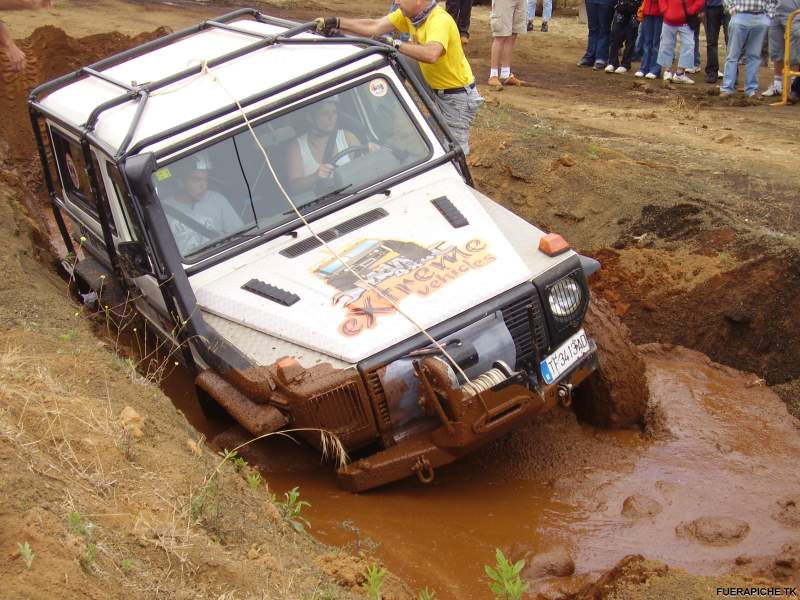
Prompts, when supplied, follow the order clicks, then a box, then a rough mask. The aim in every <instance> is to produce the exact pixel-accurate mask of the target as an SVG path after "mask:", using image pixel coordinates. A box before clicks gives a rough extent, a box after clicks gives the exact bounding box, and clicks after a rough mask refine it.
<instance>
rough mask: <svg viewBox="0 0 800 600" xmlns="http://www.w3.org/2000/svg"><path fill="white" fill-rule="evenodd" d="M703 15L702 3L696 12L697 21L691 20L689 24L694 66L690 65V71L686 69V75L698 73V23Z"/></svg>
mask: <svg viewBox="0 0 800 600" xmlns="http://www.w3.org/2000/svg"><path fill="white" fill-rule="evenodd" d="M704 13H705V3H703V8H701V9H700V10H699V11H697V16H698V19H697V20H694V19H692V22H691V23H689V27H691V28H692V33H693V34H694V61H693V62H694V64H693V65H692V68H691V69H686V72H687V73H699V72H700V21H702V20H703V17H704Z"/></svg>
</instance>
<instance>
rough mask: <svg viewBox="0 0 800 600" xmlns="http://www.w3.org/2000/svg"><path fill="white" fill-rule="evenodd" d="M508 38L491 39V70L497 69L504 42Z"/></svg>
mask: <svg viewBox="0 0 800 600" xmlns="http://www.w3.org/2000/svg"><path fill="white" fill-rule="evenodd" d="M507 39H508V37H496V38H493V39H492V69H499V68H500V62H501V59H502V57H503V51H504V49H505V42H506V40H507Z"/></svg>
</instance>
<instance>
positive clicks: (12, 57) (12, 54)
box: [3, 42, 27, 71]
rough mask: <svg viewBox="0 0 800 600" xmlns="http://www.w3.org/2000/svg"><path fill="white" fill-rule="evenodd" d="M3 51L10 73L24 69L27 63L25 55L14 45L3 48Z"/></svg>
mask: <svg viewBox="0 0 800 600" xmlns="http://www.w3.org/2000/svg"><path fill="white" fill-rule="evenodd" d="M3 50H5V53H6V56H7V57H8V62H9V63H10V64H11V70H12V71H22V70H23V69H24V68H25V63H26V62H27V59H26V58H25V53H24V52H23V51H22V50H20V49H19V47H18V46H17V45H16V44H15V43H13V42H12V43H11V45H10V46H6V47H4V48H3Z"/></svg>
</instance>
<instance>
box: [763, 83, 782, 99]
mask: <svg viewBox="0 0 800 600" xmlns="http://www.w3.org/2000/svg"><path fill="white" fill-rule="evenodd" d="M761 95H762V96H764V97H765V98H772V97H773V96H781V95H783V82H782V81H773V82H772V85H771V86H769V87H768V88H767V89H766V90H764V91H763V92H762V93H761Z"/></svg>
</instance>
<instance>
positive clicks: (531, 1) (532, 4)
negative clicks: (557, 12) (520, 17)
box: [528, 0, 553, 32]
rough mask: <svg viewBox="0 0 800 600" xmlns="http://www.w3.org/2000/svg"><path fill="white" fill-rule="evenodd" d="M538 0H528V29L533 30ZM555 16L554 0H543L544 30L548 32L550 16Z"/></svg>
mask: <svg viewBox="0 0 800 600" xmlns="http://www.w3.org/2000/svg"><path fill="white" fill-rule="evenodd" d="M536 4H537V1H536V0H528V31H533V19H534V17H535V16H536ZM551 16H553V0H542V31H543V32H547V28H548V23H549V22H550V17H551Z"/></svg>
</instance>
